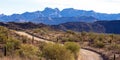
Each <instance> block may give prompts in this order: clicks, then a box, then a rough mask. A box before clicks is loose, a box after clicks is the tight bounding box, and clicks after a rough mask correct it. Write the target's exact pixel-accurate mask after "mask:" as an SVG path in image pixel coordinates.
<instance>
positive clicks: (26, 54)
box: [17, 44, 41, 60]
mask: <svg viewBox="0 0 120 60" xmlns="http://www.w3.org/2000/svg"><path fill="white" fill-rule="evenodd" d="M17 54H19V55H20V56H21V57H22V58H29V59H31V60H39V59H40V57H41V56H40V54H41V52H40V50H39V48H38V47H36V46H34V45H30V44H22V45H21V47H20V49H19V50H18V51H17Z"/></svg>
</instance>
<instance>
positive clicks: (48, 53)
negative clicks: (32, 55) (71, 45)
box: [43, 44, 74, 60]
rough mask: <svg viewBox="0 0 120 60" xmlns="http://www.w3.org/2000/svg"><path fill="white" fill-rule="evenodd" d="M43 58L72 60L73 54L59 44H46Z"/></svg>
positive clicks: (48, 59)
mask: <svg viewBox="0 0 120 60" xmlns="http://www.w3.org/2000/svg"><path fill="white" fill-rule="evenodd" d="M43 56H44V57H45V58H46V59H47V60H74V57H73V54H71V53H70V51H69V50H67V49H66V48H65V47H64V46H61V45H59V44H46V45H45V46H44V48H43Z"/></svg>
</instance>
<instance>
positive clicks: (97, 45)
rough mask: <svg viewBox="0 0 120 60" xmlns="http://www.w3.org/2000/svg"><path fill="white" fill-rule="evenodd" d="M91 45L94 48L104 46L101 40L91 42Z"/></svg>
mask: <svg viewBox="0 0 120 60" xmlns="http://www.w3.org/2000/svg"><path fill="white" fill-rule="evenodd" d="M93 46H94V47H96V48H103V47H104V46H105V44H104V43H103V42H101V41H97V42H95V43H94V44H93Z"/></svg>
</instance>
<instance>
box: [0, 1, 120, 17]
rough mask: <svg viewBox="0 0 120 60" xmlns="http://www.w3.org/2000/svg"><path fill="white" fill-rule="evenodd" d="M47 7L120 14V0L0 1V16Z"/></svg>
mask: <svg viewBox="0 0 120 60" xmlns="http://www.w3.org/2000/svg"><path fill="white" fill-rule="evenodd" d="M45 7H51V8H59V9H60V10H62V9H64V8H75V9H82V10H94V11H96V12H102V13H120V0H0V14H2V13H4V14H7V15H10V14H13V13H23V12H26V11H29V12H32V11H37V10H40V11H41V10H43V9H44V8H45Z"/></svg>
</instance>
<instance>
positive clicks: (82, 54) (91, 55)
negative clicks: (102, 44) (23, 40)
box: [15, 31, 103, 60]
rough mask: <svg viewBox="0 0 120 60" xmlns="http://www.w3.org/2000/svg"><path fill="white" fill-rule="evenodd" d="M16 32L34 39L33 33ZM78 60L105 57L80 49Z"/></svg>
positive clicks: (35, 38) (94, 59)
mask: <svg viewBox="0 0 120 60" xmlns="http://www.w3.org/2000/svg"><path fill="white" fill-rule="evenodd" d="M15 33H17V34H19V35H23V36H26V37H28V38H30V39H32V35H30V34H28V33H25V32H22V31H15ZM34 40H37V41H42V42H46V43H53V42H51V41H47V40H44V39H40V38H38V37H34ZM77 60H103V58H102V57H101V56H100V55H99V54H97V53H95V52H93V51H89V50H85V49H80V52H79V56H78V59H77Z"/></svg>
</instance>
